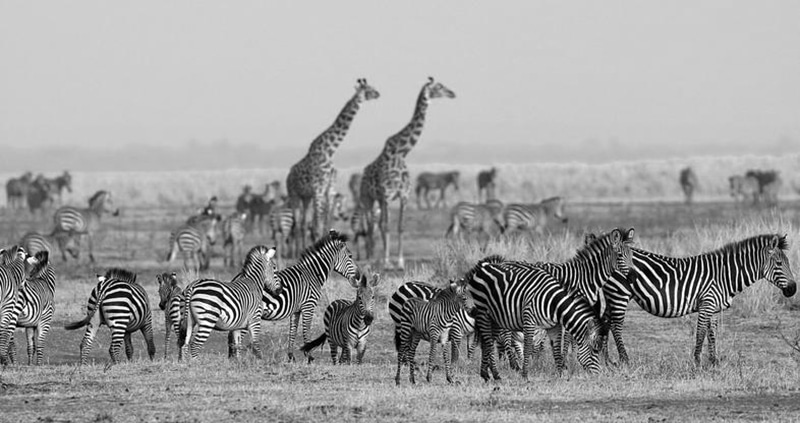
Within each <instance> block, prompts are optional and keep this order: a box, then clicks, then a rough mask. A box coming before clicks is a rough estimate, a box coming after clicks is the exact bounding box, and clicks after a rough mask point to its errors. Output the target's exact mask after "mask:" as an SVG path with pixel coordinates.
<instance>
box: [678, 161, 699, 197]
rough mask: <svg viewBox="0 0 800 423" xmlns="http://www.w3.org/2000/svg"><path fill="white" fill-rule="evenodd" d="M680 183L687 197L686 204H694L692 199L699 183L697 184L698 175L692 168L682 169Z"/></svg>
mask: <svg viewBox="0 0 800 423" xmlns="http://www.w3.org/2000/svg"><path fill="white" fill-rule="evenodd" d="M678 182H679V183H680V184H681V189H682V190H683V195H684V196H685V197H686V204H692V198H693V196H694V192H695V190H697V187H698V185H699V183H698V182H697V175H696V174H695V173H694V169H692V168H691V167H685V168H683V169H681V172H680V175H679V176H678Z"/></svg>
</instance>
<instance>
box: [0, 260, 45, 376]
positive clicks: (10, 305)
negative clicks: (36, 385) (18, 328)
mask: <svg viewBox="0 0 800 423" xmlns="http://www.w3.org/2000/svg"><path fill="white" fill-rule="evenodd" d="M37 264H38V261H37V259H36V257H30V256H28V254H27V253H26V252H25V249H24V248H22V247H19V246H14V247H11V248H10V249H8V250H6V249H2V250H0V364H2V365H3V366H5V365H6V364H8V360H9V357H8V347H9V343H10V342H11V338H13V337H14V327H15V318H16V313H17V303H18V302H19V301H20V297H21V295H20V291H21V289H22V288H23V286H24V283H25V279H27V278H28V275H29V274H30V271H31V269H33V268H34V267H35V266H36V265H37Z"/></svg>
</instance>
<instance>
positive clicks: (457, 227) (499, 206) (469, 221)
mask: <svg viewBox="0 0 800 423" xmlns="http://www.w3.org/2000/svg"><path fill="white" fill-rule="evenodd" d="M503 209H504V206H503V203H502V202H501V201H500V200H489V201H487V202H486V203H485V204H474V203H467V202H464V201H462V202H460V203H458V204H456V205H455V206H454V207H453V209H452V210H450V226H449V227H448V228H447V232H446V233H445V234H444V236H445V237H449V236H450V235H451V234H452V235H456V236H459V233H460V231H461V230H464V231H468V232H477V233H478V236H480V235H481V234H485V235H486V237H487V240H486V243H487V244H488V242H489V238H491V234H492V233H493V232H498V231H499V232H501V233H502V231H503V229H504V225H503V223H502V222H501V219H502V214H503Z"/></svg>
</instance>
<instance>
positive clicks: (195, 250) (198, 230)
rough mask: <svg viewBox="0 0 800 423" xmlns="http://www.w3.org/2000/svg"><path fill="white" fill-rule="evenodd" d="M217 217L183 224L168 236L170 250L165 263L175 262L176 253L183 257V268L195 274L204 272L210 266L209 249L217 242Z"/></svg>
mask: <svg viewBox="0 0 800 423" xmlns="http://www.w3.org/2000/svg"><path fill="white" fill-rule="evenodd" d="M218 222H219V217H218V216H212V217H206V218H203V219H196V220H195V221H193V222H192V224H189V223H187V224H185V225H183V226H181V227H180V228H178V230H176V231H175V232H173V233H172V235H171V236H170V241H169V244H170V250H169V253H167V258H166V261H167V263H170V262H172V260H175V256H176V255H177V254H178V252H181V254H182V255H183V267H184V268H187V269H188V268H189V262H190V261H191V263H192V265H193V266H192V269H193V270H194V272H195V273H197V272H199V271H200V270H206V269H208V267H209V264H210V261H211V260H210V255H211V252H210V251H209V249H210V248H211V247H210V246H211V245H213V244H214V243H215V242H216V240H217V223H218Z"/></svg>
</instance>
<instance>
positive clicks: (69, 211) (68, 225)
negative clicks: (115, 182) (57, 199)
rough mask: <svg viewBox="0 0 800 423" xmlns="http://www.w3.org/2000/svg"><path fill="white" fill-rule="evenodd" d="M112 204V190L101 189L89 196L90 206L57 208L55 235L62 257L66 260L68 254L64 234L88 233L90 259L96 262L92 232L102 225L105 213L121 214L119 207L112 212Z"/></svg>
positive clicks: (78, 234)
mask: <svg viewBox="0 0 800 423" xmlns="http://www.w3.org/2000/svg"><path fill="white" fill-rule="evenodd" d="M110 205H112V200H111V192H109V191H105V190H100V191H97V192H96V193H94V195H92V196H91V198H89V207H88V208H78V207H74V206H62V207H59V208H58V210H56V212H55V214H54V215H53V223H54V224H55V225H54V226H55V227H54V229H53V235H54V236H56V239H57V240H58V248H59V250H61V257H62V259H63V260H64V261H67V256H66V254H65V253H64V249H65V246H64V241H65V240H66V238H65V237H63V236H62V235H64V234H68V235H69V236H73V235H77V236H81V235H86V237H87V239H88V244H89V245H88V247H89V260H90V261H91V262H92V263H94V254H93V252H92V249H93V247H92V233H93V232H94V231H96V230H97V229H98V227H99V226H100V219H101V217H102V216H103V214H105V213H111V214H112V216H118V215H119V209H117V210H115V211H114V212H113V213H112V212H111V211H110V209H109V208H108V207H109V206H110Z"/></svg>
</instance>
